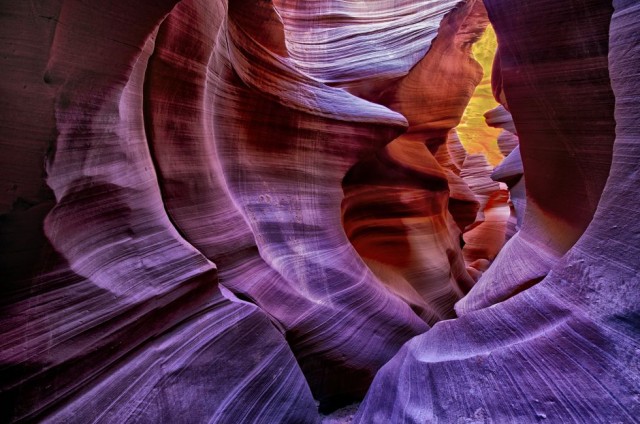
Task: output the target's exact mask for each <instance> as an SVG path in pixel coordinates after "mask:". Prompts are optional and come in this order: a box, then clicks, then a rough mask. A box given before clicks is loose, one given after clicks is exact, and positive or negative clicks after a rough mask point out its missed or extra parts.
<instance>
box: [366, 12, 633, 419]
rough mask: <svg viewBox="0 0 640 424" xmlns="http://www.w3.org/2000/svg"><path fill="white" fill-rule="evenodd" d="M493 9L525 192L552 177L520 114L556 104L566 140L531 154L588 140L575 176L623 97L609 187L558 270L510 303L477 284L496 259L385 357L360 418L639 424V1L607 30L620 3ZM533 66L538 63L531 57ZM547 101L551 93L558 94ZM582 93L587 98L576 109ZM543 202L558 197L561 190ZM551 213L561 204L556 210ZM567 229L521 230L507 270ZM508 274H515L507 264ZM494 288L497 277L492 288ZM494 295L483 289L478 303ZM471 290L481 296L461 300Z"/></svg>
mask: <svg viewBox="0 0 640 424" xmlns="http://www.w3.org/2000/svg"><path fill="white" fill-rule="evenodd" d="M487 5H488V8H489V12H490V17H491V19H492V23H493V24H494V26H495V28H496V30H497V32H498V37H499V40H500V41H501V42H503V43H508V46H509V48H502V47H501V49H500V52H501V53H500V54H501V63H502V66H503V71H504V66H505V65H506V64H508V63H509V64H510V65H509V66H510V68H509V69H510V71H509V72H503V84H504V89H505V91H504V95H505V96H506V99H507V100H508V102H509V107H510V108H512V112H513V117H514V121H515V124H516V126H517V127H518V134H519V136H520V139H521V143H522V153H523V162H524V165H525V169H524V170H525V175H526V177H527V189H529V187H530V184H529V181H530V179H529V172H530V171H529V170H530V169H532V171H531V172H532V178H533V180H534V182H533V183H532V184H531V186H533V187H535V186H536V184H537V183H540V182H541V181H543V180H544V179H545V178H548V177H547V176H541V175H540V174H541V173H542V171H541V168H532V167H531V165H530V163H531V162H529V161H528V160H527V155H528V154H529V153H528V152H529V151H530V150H528V149H526V148H525V146H526V145H527V143H530V142H531V141H536V142H538V143H544V140H542V139H541V138H537V136H538V134H539V133H540V132H542V129H541V128H540V127H533V126H530V125H531V122H529V121H528V120H526V119H525V125H523V126H520V125H519V122H520V118H521V117H522V118H529V119H531V118H532V117H533V115H532V113H531V112H532V109H533V108H534V106H535V107H537V108H538V110H539V112H540V113H542V108H552V109H551V111H555V112H556V113H550V112H551V111H549V110H547V111H546V113H545V114H544V116H545V118H547V119H548V121H547V124H548V125H547V126H545V127H543V129H553V132H554V133H555V134H556V135H557V136H558V140H560V141H565V143H562V142H557V141H556V144H552V143H551V141H547V142H546V143H547V144H544V145H543V146H538V147H537V148H538V149H542V148H543V147H547V148H548V149H549V150H551V149H552V148H553V154H552V155H551V157H552V158H555V159H556V160H560V159H561V158H564V159H565V160H567V161H568V160H569V157H571V156H572V152H573V149H578V148H582V149H583V150H581V153H582V155H578V156H576V157H573V161H574V162H575V163H573V166H572V168H569V170H571V169H574V170H575V168H576V167H580V166H584V164H585V163H588V162H597V159H596V157H595V156H596V155H597V154H598V153H601V150H600V149H604V146H606V144H607V143H606V141H607V140H608V136H609V130H610V129H611V128H613V119H612V117H611V116H610V113H611V112H612V111H613V110H614V107H613V105H610V103H609V102H608V99H610V98H611V97H612V95H613V94H614V93H615V123H616V139H615V145H614V150H613V152H614V153H613V163H612V166H611V170H610V174H609V178H608V181H607V185H606V187H605V189H604V192H603V193H602V197H601V198H600V201H599V205H598V207H597V210H596V213H595V215H594V217H593V221H592V222H591V223H590V225H589V226H588V228H587V230H586V231H585V233H584V234H583V235H582V237H581V238H580V239H579V240H578V242H577V243H576V244H575V245H574V246H573V247H572V248H571V249H570V250H569V251H568V252H567V254H566V255H565V256H564V257H563V258H562V259H561V260H559V261H558V262H556V263H555V265H554V264H553V262H551V266H552V269H551V271H550V272H549V274H548V276H546V278H544V279H542V281H540V282H535V281H530V282H529V287H524V286H522V285H520V286H519V287H518V289H519V291H518V292H512V293H511V294H510V296H509V298H508V299H506V300H503V299H504V297H499V296H495V295H494V294H495V291H493V292H492V291H490V290H491V289H492V287H491V286H490V285H489V284H482V282H483V281H486V277H487V274H489V273H491V272H492V270H493V269H494V268H495V267H497V266H498V267H502V268H503V269H506V267H507V262H500V259H498V260H497V261H496V263H494V264H493V265H492V267H491V268H490V269H489V271H488V272H487V273H485V274H484V275H483V277H482V279H481V282H480V284H478V285H476V286H474V288H473V290H472V292H471V293H470V295H469V297H467V298H465V299H463V301H462V303H463V306H465V307H464V308H462V311H463V312H464V314H463V315H462V317H460V318H458V319H456V320H450V321H445V322H441V323H438V324H436V325H435V326H434V327H433V328H432V329H431V330H430V331H429V332H428V333H426V334H424V335H421V336H419V337H416V338H414V339H413V340H411V341H410V342H409V343H407V344H406V345H405V346H404V347H403V349H402V350H401V351H400V353H399V354H398V355H397V356H396V357H395V358H394V359H393V360H392V361H390V362H389V363H388V364H387V365H385V367H384V368H383V369H382V370H381V371H380V372H379V373H378V375H377V377H376V380H375V381H374V383H373V385H372V388H371V389H370V391H369V393H368V395H367V399H366V400H365V402H364V403H363V404H362V405H361V408H360V409H359V412H358V416H356V418H355V421H356V422H363V423H365V422H366V423H371V422H429V421H436V420H438V421H443V422H456V421H470V422H471V421H482V422H519V423H520V422H522V423H529V422H539V421H540V420H548V421H549V422H558V423H560V422H612V421H613V422H636V421H637V418H636V417H638V416H639V415H640V409H639V408H640V404H639V403H638V402H637V393H638V392H639V390H640V379H639V378H638V375H640V374H639V373H638V372H637V369H638V365H637V360H636V353H637V351H638V348H639V347H640V345H639V344H638V340H639V329H640V322H639V321H638V316H639V314H638V306H637V300H636V297H637V290H638V285H639V284H640V280H639V279H638V272H637V271H638V252H637V244H636V243H634V242H633V241H634V238H635V236H634V235H633V234H636V235H637V234H638V231H637V226H638V222H640V221H639V219H638V211H637V210H632V208H629V207H628V205H629V204H630V203H629V202H632V204H633V202H636V201H637V200H638V199H637V197H638V190H637V179H638V172H637V171H638V164H639V163H640V160H639V159H640V126H639V125H638V122H639V121H638V110H640V108H639V104H638V102H639V99H640V92H638V84H637V79H638V76H639V73H638V69H640V66H638V65H639V60H640V49H639V48H638V44H637V27H638V25H637V22H639V20H638V16H639V14H640V6H639V5H638V4H636V3H635V2H632V1H620V2H615V7H616V10H615V12H614V13H613V19H612V20H611V31H609V20H610V19H611V18H612V15H611V12H612V10H611V8H610V6H609V5H605V4H603V3H602V2H596V1H593V2H590V3H588V4H585V3H584V2H574V1H563V2H544V1H531V2H519V3H518V2H506V1H501V0H490V1H487ZM560 20H561V21H562V26H563V27H562V28H561V27H560V25H559V24H560V22H559V21H560ZM542 40H546V41H547V42H546V43H542ZM556 43H557V44H556ZM607 45H608V46H609V49H607ZM542 46H544V48H545V49H549V50H544V49H543V48H542ZM503 47H504V46H503ZM607 53H608V60H609V62H608V63H607ZM568 58H572V60H571V62H570V63H567V62H565V61H566V60H567V59H568ZM538 60H541V62H540V63H537V64H536V62H537V61H538ZM554 65H555V66H554ZM563 65H564V66H563ZM607 65H609V67H610V70H611V86H612V88H613V91H609V90H608V89H607V86H608V78H603V74H607ZM576 69H577V70H579V72H575V70H576ZM585 69H588V70H589V71H588V72H586V71H585ZM551 71H554V72H551ZM535 81H538V83H539V84H541V85H535V86H537V87H542V86H545V87H546V86H547V85H548V86H549V87H550V89H551V93H555V94H557V93H558V92H557V91H555V90H559V89H560V87H559V86H555V85H554V81H557V83H558V84H559V83H560V82H565V83H568V82H571V84H566V85H563V87H564V88H563V90H568V91H571V92H573V94H574V95H575V96H573V95H567V91H565V92H564V94H565V95H564V96H555V97H554V102H553V103H549V102H545V101H542V100H540V101H539V102H531V101H530V99H531V97H528V101H526V102H525V99H524V98H523V97H521V96H522V95H524V93H525V92H527V91H526V90H525V87H530V84H532V82H535ZM543 83H544V84H545V85H542V84H543ZM527 93H529V92H527ZM536 93H538V92H536ZM607 93H608V94H607ZM529 94H530V93H529ZM539 95H540V97H541V98H542V99H547V98H548V97H547V96H549V95H550V93H548V92H547V91H543V92H541V93H539ZM577 97H579V98H580V99H581V100H582V102H583V103H581V104H580V105H579V106H578V107H577V108H575V109H574V112H573V113H569V108H570V105H571V106H575V105H576V103H575V101H574V98H577ZM525 106H526V107H525ZM596 106H598V107H596ZM609 106H610V108H609ZM520 107H521V108H522V109H520ZM596 110H597V111H598V112H597V118H598V119H595V118H596V116H595V114H596V112H595V111H596ZM521 113H523V115H522V116H521V115H520V114H521ZM607 117H609V118H610V120H609V121H607V119H606V118H607ZM607 122H608V123H607ZM570 124H574V125H575V126H574V125H570ZM587 128H588V129H589V131H587V130H586V129H587ZM570 135H571V136H573V137H577V139H581V138H582V137H584V139H582V141H583V142H587V141H592V142H594V143H596V145H597V146H598V147H597V148H596V147H595V146H594V145H593V144H590V145H588V147H590V148H591V149H592V150H587V148H586V147H587V146H582V147H580V146H576V145H575V144H573V143H571V144H567V143H566V141H567V139H568V138H570V137H569V136H570ZM531 147H532V149H533V150H535V148H534V147H533V146H531ZM565 149H569V150H565ZM538 153H539V152H535V153H534V157H535V155H536V154H538ZM608 157H610V155H607V154H604V158H600V160H601V162H599V165H600V167H596V168H595V169H594V179H595V181H594V183H595V184H597V183H598V177H600V176H601V175H599V172H601V171H604V170H603V169H602V168H601V167H602V166H604V163H605V161H606V158H608ZM555 171H556V172H561V171H560V170H558V169H555ZM566 176H567V178H566V179H563V180H562V185H561V187H560V190H562V189H564V188H566V187H567V186H569V185H570V184H571V181H572V180H573V178H575V179H576V181H575V184H577V185H578V186H580V185H581V184H583V183H586V182H585V181H584V180H582V179H581V178H580V175H578V176H576V175H573V174H567V175H566ZM590 188H593V187H590ZM584 189H585V188H584V186H582V187H579V188H577V190H584ZM528 195H529V190H528ZM539 195H540V196H542V195H543V192H542V187H536V189H534V193H533V194H531V195H529V198H528V200H533V199H536V196H539ZM589 195H592V196H597V193H596V192H590V193H589ZM549 196H550V198H551V199H554V198H557V194H555V193H552V194H550V195H549ZM563 200H564V199H563ZM567 200H568V199H567ZM573 200H574V201H576V199H575V198H573ZM547 201H550V199H547ZM563 204H564V205H566V203H565V202H564V201H563ZM544 205H546V203H538V204H536V205H535V206H531V204H528V205H527V216H526V218H525V227H524V228H523V229H522V230H521V231H520V233H519V234H523V233H526V232H527V231H531V230H530V228H532V227H527V224H528V223H529V222H531V221H529V220H531V219H532V218H530V217H536V215H531V214H530V209H532V208H536V209H537V210H540V209H542V208H543V206H544ZM575 206H576V208H577V209H580V208H582V209H581V211H579V212H576V216H577V219H578V221H577V222H576V225H582V224H583V223H581V222H580V218H585V215H587V211H588V208H589V207H590V205H589V199H588V198H587V199H583V200H582V203H581V204H579V205H575ZM534 210H535V209H534ZM621 212H624V213H621ZM547 213H548V214H551V213H560V211H557V210H556V208H555V207H554V208H552V209H551V210H548V211H547ZM562 213H563V214H565V215H566V214H568V212H567V211H562ZM560 225H562V221H560V223H556V224H555V226H551V225H549V227H548V228H547V231H546V232H544V233H543V232H542V229H541V228H540V227H538V229H539V230H540V232H539V233H527V234H528V236H529V237H537V238H535V239H534V241H535V244H534V243H531V244H530V245H529V246H530V247H532V249H531V250H528V251H527V250H524V247H522V246H526V245H523V244H520V247H518V246H517V245H515V244H514V242H513V241H514V240H518V239H517V238H516V237H517V236H516V237H514V238H513V239H512V241H511V242H510V245H507V246H506V247H505V250H503V252H501V254H500V256H502V255H503V254H504V252H511V253H510V255H511V256H510V259H511V261H510V265H511V267H510V270H511V272H512V273H514V274H516V277H522V276H523V272H522V268H523V267H528V266H531V265H529V264H531V263H535V262H536V261H538V260H539V256H540V252H545V251H546V250H545V249H550V248H551V247H552V246H562V245H563V243H566V242H567V241H568V238H569V237H572V236H573V235H574V234H572V233H556V232H553V230H556V231H560V229H561V228H559V227H557V226H560ZM520 240H522V238H520ZM533 246H535V248H533ZM507 249H509V250H507ZM516 249H517V250H516ZM502 275H503V277H505V276H507V273H506V271H503V272H502ZM515 279H517V278H515ZM510 281H514V279H512V280H510ZM499 283H501V280H497V282H494V285H498V284H499ZM536 283H537V284H536ZM511 288H512V289H513V288H514V287H513V286H512V287H511ZM487 292H489V295H487V296H485V297H482V294H483V293H487ZM503 295H504V292H503ZM472 296H473V297H472ZM474 298H475V300H476V302H475V303H465V301H466V299H474ZM485 305H487V306H489V305H490V307H484V306H485Z"/></svg>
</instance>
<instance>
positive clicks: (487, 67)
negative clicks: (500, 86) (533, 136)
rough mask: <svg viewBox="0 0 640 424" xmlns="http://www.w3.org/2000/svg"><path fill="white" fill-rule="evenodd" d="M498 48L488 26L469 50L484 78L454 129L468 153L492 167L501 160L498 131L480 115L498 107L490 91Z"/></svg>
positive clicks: (493, 33) (494, 34)
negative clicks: (483, 159)
mask: <svg viewBox="0 0 640 424" xmlns="http://www.w3.org/2000/svg"><path fill="white" fill-rule="evenodd" d="M497 46H498V41H497V39H496V33H495V31H494V30H493V28H492V27H491V25H489V26H488V27H487V30H486V31H485V32H484V34H483V35H482V37H481V38H480V40H478V42H477V43H475V44H474V45H473V49H472V51H473V56H474V57H475V59H476V60H477V61H478V62H479V63H480V65H482V69H483V72H484V75H483V77H482V81H481V82H480V84H479V85H478V86H477V87H476V89H475V91H474V93H473V96H472V97H471V101H470V102H469V105H468V106H467V108H466V109H465V111H464V114H463V115H462V120H461V121H460V125H458V127H457V128H456V129H457V131H458V136H459V137H460V141H461V142H462V145H463V146H464V148H465V149H466V150H467V152H468V153H470V154H474V153H482V154H484V155H485V156H486V158H487V160H488V161H489V163H490V164H491V165H494V166H495V165H497V164H498V163H500V162H501V161H502V159H503V156H502V154H501V153H500V150H499V149H498V144H497V138H498V134H500V131H501V130H500V129H499V128H491V127H489V126H488V125H487V124H486V123H485V120H484V116H483V115H484V113H485V112H486V111H488V110H490V109H493V108H494V107H496V106H498V103H497V102H496V101H495V99H494V98H493V94H492V92H491V65H492V64H493V58H494V56H495V54H496V48H497Z"/></svg>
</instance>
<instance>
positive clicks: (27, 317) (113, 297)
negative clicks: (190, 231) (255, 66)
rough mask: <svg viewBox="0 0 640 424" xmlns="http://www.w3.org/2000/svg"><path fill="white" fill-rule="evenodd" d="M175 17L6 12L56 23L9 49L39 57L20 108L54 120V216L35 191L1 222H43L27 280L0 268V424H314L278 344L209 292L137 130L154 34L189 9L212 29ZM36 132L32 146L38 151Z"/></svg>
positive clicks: (303, 388)
mask: <svg viewBox="0 0 640 424" xmlns="http://www.w3.org/2000/svg"><path fill="white" fill-rule="evenodd" d="M174 5H175V2H170V1H163V2H156V3H154V4H153V5H151V4H147V5H145V7H140V6H139V5H131V4H128V3H127V2H110V4H109V5H103V6H100V5H96V4H92V5H89V4H83V3H79V2H71V1H68V2H64V3H62V4H58V3H57V2H51V3H49V4H41V5H40V6H39V7H40V8H41V11H44V10H46V12H47V14H46V16H45V15H42V16H34V15H33V12H34V10H33V9H29V8H23V7H15V8H13V9H12V10H13V13H12V15H11V18H12V20H15V21H17V22H19V23H20V24H22V25H30V24H31V22H33V20H34V19H35V20H36V21H37V20H38V19H43V20H44V22H48V21H49V20H52V21H54V22H56V25H55V26H52V27H49V28H47V29H48V31H42V32H35V33H33V34H31V36H32V39H29V40H28V41H26V42H25V41H22V40H20V39H16V38H13V39H14V40H16V41H14V42H15V43H16V44H15V45H16V50H18V51H25V50H26V51H27V52H29V49H30V48H31V46H32V45H39V44H40V43H43V44H48V45H50V49H49V50H48V51H44V50H40V51H39V53H38V56H36V57H29V56H27V55H25V56H22V55H19V54H17V55H16V56H15V58H14V60H15V62H16V63H19V64H21V65H22V66H25V67H26V69H27V70H28V71H29V72H30V73H34V72H40V75H44V81H42V80H41V81H40V83H39V87H40V89H41V90H43V92H45V93H47V92H49V93H52V97H51V99H52V100H51V101H47V102H43V103H40V104H38V103H35V102H31V106H32V107H33V108H34V109H35V110H36V111H37V113H35V116H40V115H47V114H48V113H51V114H52V115H53V116H54V118H55V121H54V122H55V131H56V134H57V137H56V140H55V144H54V146H53V150H52V151H51V153H50V154H49V155H48V158H47V169H46V172H47V180H46V181H47V184H48V185H49V187H51V189H52V191H53V193H54V194H55V205H54V202H47V200H48V198H47V195H46V194H45V195H43V197H44V201H42V202H41V203H39V204H37V205H36V206H34V207H33V208H37V209H38V210H36V211H33V210H29V209H27V211H26V212H23V211H22V210H21V209H19V208H16V209H14V210H13V211H12V212H11V213H10V215H9V221H10V222H11V221H17V222H24V221H28V220H32V222H31V224H33V221H35V219H37V218H38V217H40V219H42V218H43V217H44V216H43V215H44V213H46V210H49V209H50V210H49V211H48V214H47V215H46V218H45V219H44V234H43V236H46V239H45V238H44V237H42V238H41V239H40V243H41V245H40V246H39V249H40V252H39V254H40V258H39V260H38V262H37V263H35V264H33V265H32V266H33V267H34V274H35V275H34V276H33V277H31V278H29V277H28V275H25V273H23V272H22V271H21V270H20V269H18V270H17V271H16V269H12V268H9V269H8V270H7V271H8V272H7V273H6V274H5V272H4V269H3V274H4V275H7V274H8V275H9V277H10V280H9V281H8V284H7V285H3V296H2V321H1V323H2V327H1V328H2V334H3V336H2V342H1V343H2V349H1V350H0V364H1V368H0V372H1V375H2V376H1V378H0V381H2V386H1V394H2V398H1V404H2V407H1V408H0V410H1V411H2V421H9V422H11V421H33V420H42V419H46V420H50V421H51V422H61V421H64V422H68V421H74V422H89V421H91V422H140V421H142V422H163V421H183V420H185V417H188V421H209V420H214V421H221V422H232V421H234V420H236V419H240V418H241V419H243V420H246V421H249V422H254V421H257V422H279V421H284V422H315V421H316V419H317V412H316V404H315V401H314V399H313V397H312V395H311V392H310V390H309V387H308V385H307V383H306V381H305V379H304V377H303V375H302V372H301V371H300V368H299V366H298V364H297V363H296V360H295V358H294V356H293V355H292V353H291V351H290V349H289V347H288V345H287V343H286V341H285V338H284V337H283V335H282V334H281V333H280V332H278V331H277V330H276V329H275V328H274V327H273V326H272V325H271V323H270V322H269V320H268V319H267V317H266V316H265V315H264V313H262V312H261V311H260V310H259V309H258V308H256V307H255V306H253V305H250V304H246V303H239V302H231V301H229V300H228V299H227V298H225V297H224V296H223V295H222V294H221V292H220V290H219V289H218V287H217V284H216V280H217V278H216V267H215V265H214V264H213V263H212V262H211V261H209V260H208V259H207V258H206V257H204V256H203V255H202V254H201V253H200V252H198V250H196V249H195V248H194V247H192V246H191V245H190V244H189V243H188V242H187V241H185V240H184V238H183V237H181V236H180V234H179V233H178V232H177V231H176V229H175V228H174V226H173V225H172V223H171V222H170V220H169V218H168V217H167V215H166V213H165V209H164V205H163V200H162V198H161V194H160V191H159V189H158V183H157V180H156V174H155V172H154V164H153V161H152V158H151V155H150V152H149V149H148V144H147V142H148V140H147V138H146V134H145V125H144V124H145V122H144V115H143V97H144V93H145V90H144V85H145V78H146V73H147V71H148V69H147V66H148V60H149V56H150V55H151V53H152V51H153V49H154V42H155V39H156V35H157V33H158V25H160V24H161V23H162V28H161V29H160V33H161V35H162V34H163V33H164V34H165V35H166V32H167V31H169V32H170V31H172V30H176V29H180V27H181V25H180V22H184V20H185V19H187V18H188V16H189V14H190V13H193V12H194V7H195V8H196V12H197V14H202V17H201V19H207V18H213V19H210V20H208V22H207V25H209V26H210V27H209V30H210V31H213V32H214V33H215V31H216V26H215V25H214V26H213V27H211V25H212V24H214V23H215V22H216V20H215V17H216V16H217V15H215V13H212V12H214V10H216V8H215V7H213V8H212V7H211V3H204V2H200V3H197V2H194V3H189V2H185V3H181V4H180V6H178V8H176V9H173V7H174ZM56 6H59V7H56ZM172 9H173V11H172ZM212 9H213V10H212ZM217 10H223V9H222V8H218V9H217ZM170 12H171V17H170V18H169V19H168V20H165V17H166V16H167V14H169V13H170ZM206 12H210V13H208V14H207V13H206ZM218 22H220V19H218ZM36 26H37V25H36ZM3 28H6V27H3ZM3 32H4V31H3ZM21 43H23V44H21ZM31 43H33V44H31ZM27 54H28V53H27ZM79 54H81V55H82V56H81V58H82V59H81V60H78V57H79V56H78V55H79ZM29 60H31V61H32V62H30V61H29ZM26 81H27V80H26V79H25V83H26ZM34 125H36V126H38V125H40V126H41V127H45V128H46V125H50V121H45V122H37V121H34ZM43 129H44V128H43ZM46 129H47V130H48V131H49V132H51V131H52V129H51V128H46ZM39 130H40V131H42V129H40V128H39ZM39 134H40V132H38V131H34V135H33V136H32V138H31V139H30V143H32V144H33V145H36V144H38V143H42V142H43V141H45V140H41V139H40V138H39ZM27 136H31V134H27ZM51 206H53V208H51ZM42 209H45V212H44V213H43V211H42ZM21 215H22V216H21ZM24 215H27V216H26V217H25V216H24ZM29 215H30V216H29ZM33 215H35V218H34V217H33ZM36 222H37V221H36ZM40 222H41V223H40V225H42V221H40ZM3 257H4V252H3ZM3 283H4V281H3ZM221 381H224V385H221V384H220V382H221Z"/></svg>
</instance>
